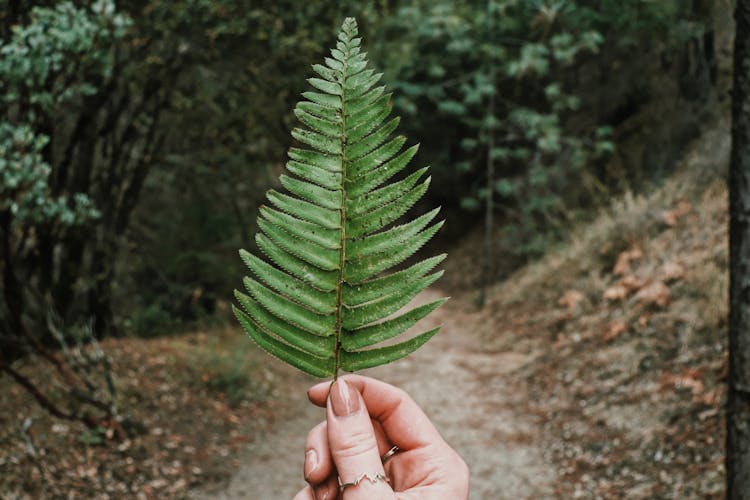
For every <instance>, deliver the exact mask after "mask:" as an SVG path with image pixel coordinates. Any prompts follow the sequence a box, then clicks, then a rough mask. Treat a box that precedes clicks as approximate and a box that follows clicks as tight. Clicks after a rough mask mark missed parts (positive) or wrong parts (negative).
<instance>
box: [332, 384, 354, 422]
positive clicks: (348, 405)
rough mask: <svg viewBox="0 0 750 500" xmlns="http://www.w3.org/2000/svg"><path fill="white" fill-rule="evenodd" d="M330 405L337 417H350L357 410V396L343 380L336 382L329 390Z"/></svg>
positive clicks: (352, 388)
mask: <svg viewBox="0 0 750 500" xmlns="http://www.w3.org/2000/svg"><path fill="white" fill-rule="evenodd" d="M331 404H332V405H333V414H334V415H336V416H337V417H345V416H346V415H351V414H352V413H355V412H356V411H357V410H359V394H357V390H356V389H355V388H354V387H351V386H350V385H349V384H347V383H346V381H345V380H337V381H336V383H335V384H333V388H332V389H331Z"/></svg>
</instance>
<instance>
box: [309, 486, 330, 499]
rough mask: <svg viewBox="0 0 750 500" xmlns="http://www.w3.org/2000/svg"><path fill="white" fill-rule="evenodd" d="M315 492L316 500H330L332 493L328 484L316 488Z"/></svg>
mask: <svg viewBox="0 0 750 500" xmlns="http://www.w3.org/2000/svg"><path fill="white" fill-rule="evenodd" d="M313 491H314V493H315V500H328V497H329V493H330V492H329V491H328V484H326V483H324V484H321V485H320V486H316V487H315V488H313Z"/></svg>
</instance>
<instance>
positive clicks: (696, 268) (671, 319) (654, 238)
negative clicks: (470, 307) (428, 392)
mask: <svg viewBox="0 0 750 500" xmlns="http://www.w3.org/2000/svg"><path fill="white" fill-rule="evenodd" d="M728 153H729V133H728V127H727V125H726V124H721V125H719V126H717V127H715V128H713V129H712V130H711V131H710V132H708V133H706V134H704V135H703V136H701V137H700V138H699V139H698V140H696V141H695V142H694V143H693V144H692V145H691V146H690V148H689V149H688V151H687V153H686V155H685V157H684V160H683V164H682V166H681V168H680V169H679V170H678V172H677V173H676V175H674V176H673V177H672V178H671V179H670V180H669V181H668V182H666V183H665V184H664V185H663V186H661V187H660V188H658V189H656V190H654V191H653V192H652V193H651V194H650V195H648V196H644V197H633V196H630V195H628V196H625V197H624V198H622V199H620V200H618V201H616V202H615V203H613V205H612V207H611V208H610V209H609V210H608V211H605V212H604V213H602V214H601V215H600V216H599V217H598V218H597V219H596V220H594V221H593V222H592V223H589V224H586V225H585V226H583V227H581V228H580V230H579V231H577V232H576V233H575V234H573V235H572V237H571V240H570V242H569V243H568V244H567V245H565V246H563V247H562V248H560V249H559V250H557V251H553V252H551V253H550V254H548V255H547V256H546V257H545V258H544V259H542V260H540V261H539V262H537V263H534V264H532V265H530V266H527V267H526V268H524V269H522V270H520V271H519V272H517V273H516V274H514V275H513V276H511V277H510V278H509V279H508V280H506V281H505V282H503V283H501V284H499V285H498V286H496V287H495V288H494V289H493V290H491V292H490V294H489V297H490V298H489V301H488V304H487V306H486V308H485V310H484V312H482V313H480V314H478V315H476V316H475V317H474V320H475V321H476V323H475V326H476V328H477V329H478V330H480V331H481V332H482V336H483V339H484V340H485V341H486V342H488V344H489V345H490V346H491V347H490V350H492V351H496V352H498V353H499V352H503V353H507V352H509V351H514V352H518V353H521V354H527V355H528V354H530V353H533V354H534V357H533V361H531V362H529V363H528V364H526V365H525V366H523V367H521V368H519V369H518V370H516V371H515V372H514V374H513V375H515V376H516V377H517V378H518V379H519V380H520V381H522V383H523V384H524V385H525V388H526V390H527V393H528V394H529V396H530V400H529V401H528V407H527V411H528V414H529V415H530V416H532V418H533V419H534V420H535V421H536V422H537V423H538V424H539V425H540V426H541V427H542V428H543V429H544V430H543V433H544V438H543V440H544V441H545V442H546V443H547V445H546V449H547V450H548V455H549V456H548V457H547V459H548V460H549V461H550V462H552V463H553V464H555V466H556V468H557V475H558V477H557V485H558V486H557V491H556V493H557V495H559V496H562V497H565V498H599V497H603V498H611V497H620V496H622V495H624V494H626V493H627V497H628V498H654V497H660V498H664V497H668V498H696V497H705V496H717V497H719V496H721V494H722V492H723V446H724V429H723V419H724V416H723V402H724V397H725V384H724V378H725V376H726V342H725V337H726V323H725V322H726V316H727V261H728V250H727V241H728V237H727V222H728V201H727V191H726V187H725V183H724V176H723V173H724V170H725V168H726V165H727V162H728Z"/></svg>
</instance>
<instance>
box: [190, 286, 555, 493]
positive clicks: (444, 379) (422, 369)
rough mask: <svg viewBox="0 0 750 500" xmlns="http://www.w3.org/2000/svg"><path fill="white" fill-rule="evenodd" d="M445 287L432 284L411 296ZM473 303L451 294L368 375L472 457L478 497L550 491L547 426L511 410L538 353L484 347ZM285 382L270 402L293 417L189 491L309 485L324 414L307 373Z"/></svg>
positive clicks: (428, 296) (284, 489)
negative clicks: (402, 350)
mask: <svg viewBox="0 0 750 500" xmlns="http://www.w3.org/2000/svg"><path fill="white" fill-rule="evenodd" d="M443 295H444V294H442V293H441V292H440V291H439V290H437V289H431V290H427V291H425V292H423V293H422V294H421V295H420V296H418V297H417V298H416V299H415V302H417V303H425V302H428V301H430V300H434V299H436V298H439V297H441V296H443ZM474 309H475V307H474V306H473V305H472V304H471V302H470V301H469V300H468V298H458V299H456V298H454V299H452V300H450V301H449V302H448V303H447V304H445V305H444V306H443V307H441V308H440V309H438V310H437V311H436V312H434V313H433V314H431V315H430V316H429V317H427V318H425V319H424V320H423V321H422V322H420V324H418V325H417V326H416V327H415V329H416V330H418V331H424V330H425V329H427V328H429V327H431V326H435V325H439V324H441V323H442V324H443V325H444V326H443V328H442V329H441V331H440V332H439V333H438V335H436V336H435V337H434V338H433V339H432V340H430V342H428V343H427V344H426V345H425V346H423V347H422V348H421V349H419V350H418V351H417V352H416V353H414V354H412V355H411V356H410V357H409V358H407V359H405V360H401V361H399V362H397V363H394V364H392V365H389V366H386V367H379V368H375V369H372V370H367V371H365V372H363V374H366V375H369V376H373V377H376V378H379V379H381V380H384V381H386V382H389V383H391V384H394V385H397V386H399V387H401V388H403V389H405V390H406V391H408V392H409V393H410V394H411V395H412V397H414V399H415V400H416V401H417V402H418V403H419V404H420V405H421V406H422V408H423V409H424V410H425V412H426V413H427V414H428V415H429V416H430V418H431V419H432V420H433V422H434V423H435V425H436V426H437V427H438V429H439V430H440V432H441V433H442V434H443V436H444V437H445V439H446V440H447V441H448V442H449V443H450V444H451V445H452V446H453V447H454V448H455V449H456V450H457V451H458V452H459V453H460V455H461V456H462V457H463V458H464V460H466V462H467V463H468V465H469V468H470V469H471V480H472V485H471V498H472V499H490V498H491V499H506V498H507V499H511V498H514V499H515V498H544V497H549V496H551V495H552V493H551V492H552V485H553V482H554V472H553V471H552V468H551V467H550V466H549V465H547V463H546V461H545V456H544V452H543V451H542V445H541V443H540V439H541V436H542V433H541V432H540V431H539V430H538V429H537V428H536V427H535V424H534V421H533V418H530V416H529V415H527V414H523V413H521V411H520V410H516V409H514V408H523V407H525V405H523V404H522V402H523V400H524V399H526V397H527V396H526V394H525V390H524V388H523V387H522V385H521V384H520V383H517V382H516V381H515V380H512V378H513V377H512V375H511V374H510V373H511V372H512V371H514V370H516V369H518V368H520V367H522V366H524V365H525V364H527V363H529V362H530V361H532V360H533V359H534V353H516V352H493V353H486V352H483V351H482V349H481V347H480V341H479V336H478V335H477V334H476V332H474V331H469V330H472V329H471V325H473V324H475V322H476V320H477V314H476V312H475V311H474ZM472 313H473V314H472ZM288 384H289V385H288V388H287V389H286V390H284V391H283V396H280V399H279V400H278V402H274V403H273V404H277V405H278V407H279V408H280V411H284V412H286V414H287V415H289V417H288V418H287V419H285V420H282V421H280V422H279V423H278V424H277V426H276V428H275V429H272V430H271V431H270V432H269V434H268V435H265V436H259V437H258V438H257V439H256V440H255V441H254V442H253V443H251V444H250V445H249V446H248V448H247V450H246V452H245V453H244V454H241V456H240V464H241V465H240V466H239V469H238V470H237V471H236V472H235V474H234V475H233V477H232V478H231V479H230V481H229V484H227V485H222V487H221V489H217V488H218V487H214V488H212V489H211V490H203V491H201V492H194V493H193V495H192V498H195V499H208V498H215V499H255V498H272V499H279V500H284V499H291V498H292V497H293V496H294V494H295V493H296V492H297V491H298V490H299V489H300V488H302V487H303V486H304V481H303V479H302V458H303V447H304V442H305V436H306V434H307V431H308V430H309V429H310V428H312V427H313V426H314V425H315V424H317V423H318V422H319V421H320V420H322V419H323V417H324V414H323V411H322V410H321V409H318V408H315V407H313V406H312V405H311V404H310V403H309V402H308V401H307V398H306V397H305V391H306V389H307V387H309V386H310V384H311V379H310V378H309V377H307V376H305V375H303V374H301V373H294V374H293V375H291V376H290V378H289V381H288ZM259 495H260V496H259Z"/></svg>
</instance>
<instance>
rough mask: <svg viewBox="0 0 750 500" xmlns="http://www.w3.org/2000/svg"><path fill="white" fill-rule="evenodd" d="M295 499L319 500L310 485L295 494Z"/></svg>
mask: <svg viewBox="0 0 750 500" xmlns="http://www.w3.org/2000/svg"><path fill="white" fill-rule="evenodd" d="M293 500H317V499H316V498H315V495H314V494H313V490H312V488H311V487H310V486H305V487H304V488H303V489H302V490H300V491H299V493H297V494H296V495H294V498H293Z"/></svg>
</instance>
